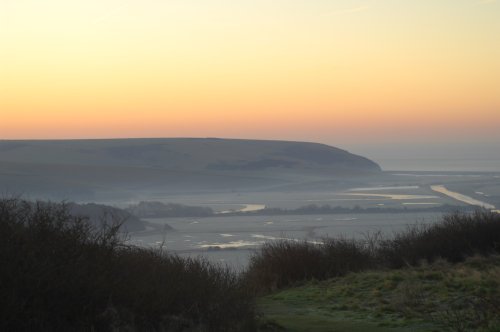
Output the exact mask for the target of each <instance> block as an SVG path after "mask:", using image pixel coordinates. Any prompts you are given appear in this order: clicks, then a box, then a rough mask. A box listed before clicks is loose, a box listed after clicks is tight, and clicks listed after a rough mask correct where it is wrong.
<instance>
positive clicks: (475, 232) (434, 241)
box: [247, 212, 500, 332]
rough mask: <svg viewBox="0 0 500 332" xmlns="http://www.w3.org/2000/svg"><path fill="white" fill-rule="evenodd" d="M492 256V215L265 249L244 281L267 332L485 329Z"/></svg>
mask: <svg viewBox="0 0 500 332" xmlns="http://www.w3.org/2000/svg"><path fill="white" fill-rule="evenodd" d="M499 253H500V215H499V214H493V213H488V212H476V213H474V214H451V215H447V216H444V217H443V220H442V221H440V222H438V223H435V224H431V225H415V226H411V227H409V228H408V229H407V230H406V231H402V232H400V233H397V234H395V235H394V236H392V237H390V238H383V237H381V236H380V234H372V235H371V236H367V238H366V239H365V240H354V239H345V238H331V239H326V240H324V241H323V242H321V243H308V242H297V241H291V240H287V241H278V242H274V243H267V244H265V245H264V246H263V247H262V249H261V250H260V251H259V252H257V253H256V254H255V255H254V256H253V257H252V259H251V262H250V267H249V270H248V272H247V278H248V279H249V282H250V284H251V285H252V287H254V288H255V289H257V290H258V291H260V292H261V294H262V295H263V296H262V297H261V298H260V299H259V301H258V303H259V311H260V313H261V315H262V317H263V321H264V322H265V323H264V324H266V322H267V325H268V326H270V327H271V326H272V327H273V328H274V329H275V330H280V329H281V330H286V331H456V332H462V331H490V332H492V331H500V256H498V255H499ZM271 330H272V329H271Z"/></svg>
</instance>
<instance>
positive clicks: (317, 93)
mask: <svg viewBox="0 0 500 332" xmlns="http://www.w3.org/2000/svg"><path fill="white" fill-rule="evenodd" d="M499 128H500V1H495V0H411V1H410V0H360V1H356V0H352V1H347V0H337V1H335V0H328V1H327V0H251V1H250V0H247V1H242V0H161V1H160V0H72V1H68V0H44V1H41V0H0V139H34V138H36V139H47V138H51V139H52V138H54V139H63V138H108V137H235V138H261V139H287V140H307V141H319V142H324V143H328V144H332V145H337V146H352V147H354V146H361V145H363V144H368V143H369V144H370V146H377V145H379V146H381V145H384V144H385V145H388V144H389V145H390V144H395V143H397V144H405V143H407V144H413V145H415V144H417V145H418V144H423V145H425V144H432V143H439V144H441V145H443V144H444V145H446V144H448V143H450V144H451V143H455V144H462V143H471V142H472V143H474V144H478V145H480V144H482V143H487V144H490V145H491V144H493V143H494V142H500V130H499Z"/></svg>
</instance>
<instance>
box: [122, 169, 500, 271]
mask: <svg viewBox="0 0 500 332" xmlns="http://www.w3.org/2000/svg"><path fill="white" fill-rule="evenodd" d="M156 199H157V200H162V201H165V202H176V203H184V204H189V205H199V206H202V205H203V206H210V207H212V208H213V209H214V210H215V211H216V212H217V213H219V215H216V216H213V217H206V218H162V219H147V221H148V222H149V223H150V226H149V227H148V229H147V230H146V231H143V232H137V233H133V234H131V238H130V241H131V242H132V243H135V244H138V245H145V246H160V245H162V244H163V245H164V247H165V248H166V249H167V250H170V251H172V252H175V253H178V254H180V255H183V256H204V257H207V258H208V259H210V260H213V261H218V262H223V263H228V264H230V265H232V266H235V267H244V266H245V265H246V264H247V263H248V259H249V257H250V256H251V254H252V252H253V251H254V250H255V249H256V248H258V247H259V246H260V245H262V244H263V243H265V242H266V241H272V240H278V239H294V240H307V241H321V239H322V238H323V237H327V236H330V237H333V236H346V237H356V238H362V237H363V236H365V235H366V234H367V233H373V232H377V231H381V232H382V233H383V234H384V235H386V236H390V235H391V234H392V233H394V232H397V231H400V230H403V229H405V228H406V227H407V226H408V225H412V224H415V223H432V222H435V221H437V220H439V219H440V218H441V216H442V215H443V212H440V211H429V210H428V209H429V208H432V207H434V208H435V207H442V206H444V205H452V206H456V207H460V206H462V207H465V206H469V207H474V206H476V207H482V208H485V209H489V210H496V209H497V207H498V206H500V175H499V174H497V173H446V172H440V173H439V172H433V173H416V172H410V173H388V174H386V176H385V178H379V180H378V182H374V183H373V185H371V186H366V187H354V188H350V189H345V190H337V191H317V192H312V191H302V192H299V191H290V192H258V193H253V192H240V193H232V194H211V195H200V194H199V195H187V196H179V197H174V196H170V197H165V198H163V199H160V198H159V197H157V198H156ZM310 204H315V205H319V206H321V205H325V204H328V205H330V206H332V207H335V206H342V207H350V208H353V207H356V206H357V207H359V208H360V209H367V208H380V209H399V210H398V212H397V213H394V211H392V210H391V212H383V210H382V211H380V212H377V213H366V212H356V211H353V212H350V213H338V214H301V215H293V214H287V215H248V216H231V215H229V216H225V214H226V213H229V212H234V211H259V210H261V209H264V208H282V209H295V208H298V207H301V206H306V205H310ZM165 225H168V226H167V228H166V227H165Z"/></svg>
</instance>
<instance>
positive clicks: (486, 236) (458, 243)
mask: <svg viewBox="0 0 500 332" xmlns="http://www.w3.org/2000/svg"><path fill="white" fill-rule="evenodd" d="M498 252H500V214H497V213H490V212H479V211H478V212H475V213H472V214H459V213H455V214H449V215H445V216H444V217H443V219H442V220H441V221H440V222H438V223H434V224H429V225H414V226H409V227H408V229H407V230H406V231H403V232H399V233H396V234H395V235H394V237H393V238H391V239H386V240H380V241H379V243H378V250H377V255H378V258H379V259H380V260H381V261H382V262H384V263H385V265H386V266H388V267H390V268H400V267H403V266H405V265H416V264H418V263H419V262H420V261H422V260H426V261H428V262H432V261H434V260H435V259H437V258H443V259H446V260H448V261H450V262H452V263H456V262H461V261H463V260H464V259H465V258H466V257H467V256H472V255H474V254H479V255H489V254H492V253H498Z"/></svg>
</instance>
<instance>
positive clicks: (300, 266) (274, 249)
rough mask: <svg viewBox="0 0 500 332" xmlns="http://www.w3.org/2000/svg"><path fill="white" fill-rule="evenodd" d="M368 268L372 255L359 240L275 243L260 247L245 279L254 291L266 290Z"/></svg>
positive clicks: (280, 241) (371, 263)
mask: <svg viewBox="0 0 500 332" xmlns="http://www.w3.org/2000/svg"><path fill="white" fill-rule="evenodd" d="M372 266H373V259H372V253H371V252H370V250H369V247H368V246H367V245H366V244H365V243H364V242H362V241H357V240H350V239H343V238H339V239H326V240H325V241H324V242H323V243H321V244H320V243H310V242H306V241H293V240H279V241H276V242H269V243H266V244H264V245H263V246H262V248H261V249H260V250H259V251H258V252H257V253H256V254H254V255H253V256H252V257H251V259H250V266H249V269H248V272H247V275H246V277H247V280H248V282H249V283H250V285H251V287H252V288H253V289H254V290H256V291H262V290H264V291H269V290H273V289H277V288H282V287H285V286H289V285H291V284H293V283H295V282H297V281H302V280H309V279H318V280H322V279H328V278H332V277H337V276H341V275H344V274H346V273H348V272H353V271H360V270H364V269H367V268H370V267H372Z"/></svg>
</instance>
